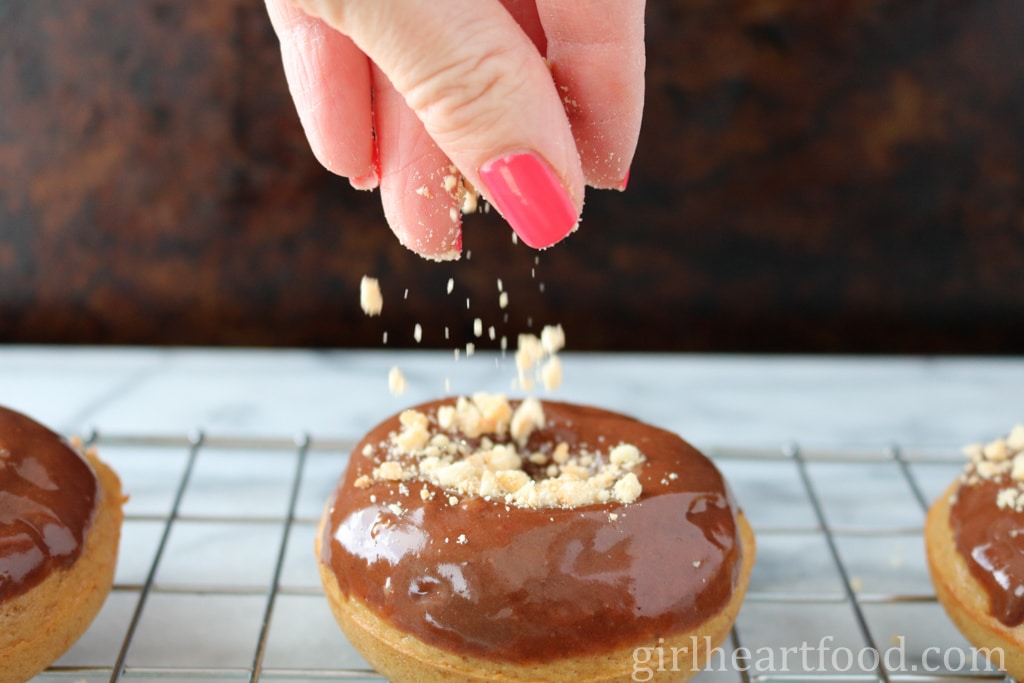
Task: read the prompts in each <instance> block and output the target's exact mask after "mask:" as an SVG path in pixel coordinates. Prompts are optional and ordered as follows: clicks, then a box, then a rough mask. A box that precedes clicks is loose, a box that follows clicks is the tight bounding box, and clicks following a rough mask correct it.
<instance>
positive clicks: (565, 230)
mask: <svg viewBox="0 0 1024 683" xmlns="http://www.w3.org/2000/svg"><path fill="white" fill-rule="evenodd" d="M480 179H481V180H483V182H484V185H485V186H486V187H487V191H488V194H489V195H490V198H491V202H492V203H493V204H494V206H495V208H496V209H498V212H499V213H500V214H501V215H502V216H503V217H504V218H505V220H506V221H508V223H509V225H511V226H512V229H513V230H515V231H516V234H517V235H519V238H520V239H521V240H523V242H526V244H527V245H529V246H531V247H533V248H534V249H544V248H545V247H550V246H551V245H552V244H555V243H556V242H558V241H559V240H561V239H562V238H563V237H565V236H566V235H568V234H569V233H570V232H572V231H573V229H574V228H575V227H576V221H577V218H578V216H577V214H576V207H575V205H573V203H572V199H571V198H570V197H569V193H568V192H567V191H566V189H565V187H564V186H563V185H562V182H561V181H560V180H559V179H558V176H556V175H555V172H554V171H552V170H551V167H550V166H548V165H547V163H546V162H544V160H542V159H541V158H540V157H538V156H537V155H536V154H532V153H530V152H522V153H519V154H510V155H508V156H504V157H501V158H500V159H495V160H494V161H488V162H487V163H485V164H484V165H483V166H481V167H480Z"/></svg>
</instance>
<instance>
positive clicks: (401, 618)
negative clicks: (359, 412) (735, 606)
mask: <svg viewBox="0 0 1024 683" xmlns="http://www.w3.org/2000/svg"><path fill="white" fill-rule="evenodd" d="M440 403H451V401H445V402H435V403H431V404H426V405H425V406H420V407H418V408H417V409H418V410H421V411H422V412H427V413H428V414H430V415H433V414H434V412H435V410H436V407H437V405H439V404H440ZM544 409H545V413H546V416H547V426H546V427H545V428H544V429H541V430H539V431H537V432H535V433H534V434H533V435H532V436H531V437H530V442H529V444H528V447H529V448H530V450H531V451H533V450H537V449H538V448H540V445H541V444H545V443H547V444H550V445H553V444H555V443H557V442H560V441H565V442H567V443H568V444H569V445H570V447H571V448H572V449H573V450H575V449H577V448H582V447H587V448H589V449H591V450H594V449H600V450H602V451H605V452H607V450H608V449H609V448H610V447H612V446H614V445H617V444H618V443H620V442H627V443H631V444H633V445H635V446H637V447H638V448H639V449H640V451H641V452H643V453H644V454H645V455H646V458H647V460H646V461H645V462H644V463H643V464H641V465H639V466H638V467H637V469H635V470H634V471H635V472H636V474H637V476H638V477H639V479H640V482H641V484H642V485H643V494H642V496H641V497H640V499H639V500H637V501H636V502H635V503H632V504H630V505H625V506H623V505H621V504H599V505H589V506H585V507H579V508H574V509H565V508H542V509H528V508H517V507H510V506H506V505H505V503H504V502H503V501H494V500H486V499H484V498H480V497H465V498H463V497H461V496H460V497H459V498H460V500H459V502H458V503H457V504H456V505H450V504H449V503H448V502H447V501H448V494H446V493H443V492H442V491H441V490H440V489H438V488H437V487H434V486H432V485H427V488H428V489H429V490H431V491H433V492H435V493H436V494H437V495H435V496H434V498H433V499H432V500H427V501H424V500H423V499H422V498H421V496H420V495H419V492H420V489H422V488H423V486H424V484H423V483H421V482H419V481H416V482H408V483H407V489H408V490H409V493H408V494H407V495H403V493H402V492H401V491H400V490H399V487H398V485H397V484H395V483H394V482H380V481H378V482H374V483H373V484H372V485H370V486H369V488H358V487H356V486H355V485H354V482H355V481H356V480H357V479H358V478H359V477H360V476H362V475H369V474H370V473H371V471H372V469H373V467H374V466H375V464H376V462H375V460H374V458H373V457H369V456H366V455H364V454H363V447H364V445H366V444H374V445H376V444H378V443H380V442H382V441H386V440H387V438H388V434H389V433H390V432H393V431H396V430H397V429H398V420H397V416H396V417H393V418H391V419H389V420H387V421H385V422H384V423H382V424H381V425H378V426H377V427H376V428H374V429H373V430H372V431H371V432H370V433H369V434H368V435H367V436H366V437H365V438H364V440H363V441H362V442H360V443H359V444H358V445H356V447H355V449H354V450H353V454H352V456H351V460H350V463H349V467H348V470H347V472H346V473H345V475H344V476H343V477H342V482H341V484H340V485H339V489H338V491H336V493H335V495H334V498H332V500H331V501H330V504H329V509H328V513H327V514H328V515H329V518H328V521H329V523H328V524H325V525H324V531H323V534H324V535H323V538H322V539H321V542H322V543H321V561H322V562H323V563H325V564H327V565H328V566H329V567H330V568H331V569H332V570H333V572H334V573H335V575H336V576H337V578H338V583H339V585H340V587H341V590H342V592H343V593H344V594H346V595H348V596H352V597H355V598H358V599H359V600H361V601H363V602H365V603H366V604H367V605H368V606H369V607H370V608H371V609H372V610H373V611H374V612H375V613H376V614H377V615H378V616H380V617H381V618H383V619H385V620H386V621H388V622H389V623H390V624H392V625H393V626H394V627H396V628H398V629H400V630H402V631H405V632H407V633H410V634H412V635H414V636H416V637H417V638H419V639H421V640H423V641H425V642H428V643H430V644H432V645H434V646H437V647H439V648H442V649H445V650H448V651H451V652H455V653H460V654H470V655H474V656H478V657H485V658H488V659H492V660H502V661H510V662H530V661H550V660H552V659H556V658H561V657H566V656H574V655H584V654H597V653H601V652H605V651H608V650H609V649H612V648H615V647H617V646H626V645H628V644H631V643H641V644H650V645H652V646H653V645H656V644H657V642H658V640H657V639H658V638H659V637H665V636H669V635H672V634H675V633H679V632H682V631H684V630H686V629H689V628H692V627H695V626H696V625H698V624H699V623H701V622H703V621H704V620H706V619H708V618H709V617H710V616H712V615H714V614H715V613H716V612H718V611H719V610H720V609H721V608H722V607H723V606H724V605H725V604H726V603H727V602H728V601H729V599H730V597H731V596H732V592H733V588H734V586H735V583H736V580H737V578H738V573H739V568H740V565H741V562H740V559H741V558H740V555H741V545H740V540H739V535H738V529H737V526H736V522H735V516H734V515H735V512H736V507H735V504H734V502H733V500H732V497H731V494H730V493H729V491H728V488H727V486H726V484H725V482H724V480H723V478H722V476H721V475H720V473H719V472H718V470H717V469H716V468H715V467H714V465H713V464H712V463H711V461H710V460H708V459H707V458H705V457H704V456H703V455H701V454H700V453H699V452H698V451H696V450H695V449H694V448H693V447H691V446H690V445H689V444H687V443H686V442H684V441H683V440H682V439H680V438H679V437H678V436H676V435H675V434H672V433H670V432H667V431H664V430H661V429H657V428H655V427H651V426H649V425H645V424H643V423H641V422H638V421H636V420H633V419H631V418H628V417H625V416H622V415H617V414H614V413H610V412H607V411H603V410H599V409H595V408H588V407H582V406H574V405H569V404H563V403H555V402H545V403H544ZM392 503H399V504H400V505H401V507H402V513H401V514H396V512H395V511H394V510H393V509H390V508H389V507H388V506H389V504H392ZM612 513H614V515H615V518H614V519H613V518H612ZM463 534H464V539H461V540H462V541H464V542H460V536H462V535H463Z"/></svg>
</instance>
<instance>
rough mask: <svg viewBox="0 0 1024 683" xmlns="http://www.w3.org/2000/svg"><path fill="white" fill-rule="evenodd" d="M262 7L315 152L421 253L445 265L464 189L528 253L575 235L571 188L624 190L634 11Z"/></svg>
mask: <svg viewBox="0 0 1024 683" xmlns="http://www.w3.org/2000/svg"><path fill="white" fill-rule="evenodd" d="M266 3H267V9H268V12H269V14H270V18H271V21H272V23H273V26H274V29H275V31H276V32H277V35H278V37H279V38H280V41H281V53H282V57H283V62H284V68H285V74H286V76H287V78H288V83H289V87H290V89H291V93H292V97H293V99H294V100H295V106H296V109H297V110H298V113H299V119H300V120H301V122H302V126H303V128H304V129H305V132H306V136H307V138H308V139H309V143H310V146H311V148H312V150H313V153H314V154H315V155H316V157H317V159H319V161H320V163H322V164H323V165H324V166H325V167H326V168H327V169H329V170H330V171H332V172H334V173H337V174H338V175H341V176H345V177H347V178H348V179H349V181H350V182H351V184H352V185H353V186H354V187H357V188H361V189H373V188H375V187H380V190H381V201H382V203H383V205H384V214H385V216H386V218H387V221H388V223H389V224H390V225H391V228H392V230H393V231H394V232H395V235H396V236H397V237H398V239H399V241H401V243H402V244H404V245H405V246H407V247H408V248H410V249H412V250H413V251H415V252H417V253H419V254H421V255H422V256H425V257H428V258H433V259H439V260H445V259H456V258H458V257H459V254H460V252H461V243H462V237H461V236H462V226H461V211H460V207H461V203H462V201H463V200H464V199H466V197H465V195H466V192H464V191H463V188H464V187H466V185H465V184H464V183H467V184H468V186H469V189H470V192H469V194H470V196H471V197H475V195H473V194H472V188H476V189H477V190H478V191H479V192H480V194H482V195H483V197H484V198H485V199H486V200H487V201H488V202H490V204H491V205H492V206H493V207H494V208H495V209H497V210H498V211H499V212H500V213H501V215H502V216H503V217H504V218H505V219H506V220H507V221H508V222H509V224H510V225H511V226H512V228H513V229H514V230H515V231H516V233H517V234H518V235H519V237H520V238H521V239H522V241H523V242H525V243H526V244H528V245H530V246H532V247H536V248H544V247H548V246H551V245H552V244H554V243H556V242H558V241H559V240H561V239H562V238H563V237H565V236H566V235H567V234H569V233H570V232H571V231H572V230H574V229H575V226H576V224H577V221H578V219H579V215H580V212H581V210H582V207H583V194H584V186H585V185H587V184H589V185H591V186H594V187H599V188H617V189H625V185H626V181H627V179H628V174H629V165H630V163H631V161H632V158H633V153H634V151H635V149H636V142H637V137H638V135H639V131H640V119H641V115H642V111H643V87H644V80H643V79H644V67H645V57H644V43H643V40H644V36H643V32H644V26H643V18H644V0H433V1H431V2H421V1H419V0H266ZM455 169H458V170H457V171H456V170H455Z"/></svg>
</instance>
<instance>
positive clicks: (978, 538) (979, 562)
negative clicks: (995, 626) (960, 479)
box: [949, 479, 1024, 627]
mask: <svg viewBox="0 0 1024 683" xmlns="http://www.w3.org/2000/svg"><path fill="white" fill-rule="evenodd" d="M1010 485H1014V483H1013V482H1009V483H1008V482H1007V481H1006V480H1003V479H993V480H983V481H980V482H978V483H977V484H971V485H961V486H960V488H959V489H958V490H957V494H956V500H955V501H954V502H953V504H952V505H951V506H950V510H949V521H950V525H951V526H952V527H953V537H954V539H955V540H956V549H957V551H958V552H959V553H960V555H961V556H962V557H963V558H964V560H965V561H966V562H967V566H968V568H969V569H970V571H971V575H972V576H974V578H975V579H977V580H978V583H980V584H981V585H982V586H983V587H984V589H985V592H986V593H988V597H989V609H990V611H991V612H992V616H994V617H995V618H996V619H998V620H999V621H1001V622H1002V623H1004V624H1006V625H1007V626H1011V627H1012V626H1018V625H1019V624H1021V623H1024V514H1022V513H1019V512H1014V511H1013V510H1010V509H1002V510H1001V509H999V508H998V507H997V506H996V496H997V494H998V493H999V491H1000V490H1001V489H1004V488H1006V487H1007V486H1010Z"/></svg>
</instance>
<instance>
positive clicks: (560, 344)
mask: <svg viewBox="0 0 1024 683" xmlns="http://www.w3.org/2000/svg"><path fill="white" fill-rule="evenodd" d="M563 348H565V332H564V331H563V330H562V326H561V325H548V326H546V327H544V329H543V330H541V334H540V337H537V336H536V335H533V334H521V335H519V344H518V346H517V348H516V354H515V360H516V370H517V372H518V381H519V386H520V387H521V388H522V389H523V390H524V391H532V390H533V387H534V384H535V382H536V380H538V379H539V380H540V381H541V383H542V384H543V385H544V388H545V389H546V390H548V391H554V390H555V389H557V388H558V387H559V386H561V384H562V363H561V361H560V360H559V359H558V356H557V354H558V352H559V351H561V350H562V349H563Z"/></svg>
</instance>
